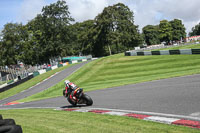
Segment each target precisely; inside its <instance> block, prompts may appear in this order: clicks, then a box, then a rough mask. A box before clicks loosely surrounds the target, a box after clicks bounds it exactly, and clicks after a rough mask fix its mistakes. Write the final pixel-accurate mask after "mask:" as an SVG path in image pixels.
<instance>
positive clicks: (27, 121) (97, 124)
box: [0, 109, 199, 133]
mask: <svg viewBox="0 0 200 133" xmlns="http://www.w3.org/2000/svg"><path fill="white" fill-rule="evenodd" d="M0 114H2V115H3V117H4V119H6V118H12V119H15V121H16V123H17V124H19V125H21V126H22V129H23V133H72V132H73V133H136V132H139V133H197V132H199V130H197V129H192V128H188V127H183V126H175V125H166V124H160V123H155V122H148V121H143V120H139V119H134V118H129V117H121V116H110V115H100V114H93V113H80V112H66V111H55V110H51V109H22V110H21V109H20V110H0Z"/></svg>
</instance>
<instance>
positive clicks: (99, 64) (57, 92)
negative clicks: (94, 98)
mask: <svg viewBox="0 0 200 133" xmlns="http://www.w3.org/2000/svg"><path fill="white" fill-rule="evenodd" d="M197 73H200V55H161V56H124V54H118V55H113V56H109V57H105V58H100V59H98V60H95V61H93V62H91V63H88V64H86V65H85V66H84V67H83V68H81V69H79V70H78V71H77V72H75V73H74V74H73V75H70V76H69V77H68V79H69V80H71V81H73V82H75V83H76V84H77V85H79V86H80V87H82V88H84V90H85V91H91V90H96V89H103V88H109V87H115V86H122V85H126V84H135V83H141V82H145V81H152V80H158V79H164V78H171V77H177V76H183V75H191V74H197ZM63 87H64V86H63V82H60V83H58V84H57V85H55V86H53V87H51V88H49V89H47V90H45V91H43V92H41V93H38V94H35V95H33V96H31V97H28V98H26V99H24V100H22V101H23V102H27V101H33V100H40V99H46V98H51V97H56V96H61V95H62V91H61V88H63Z"/></svg>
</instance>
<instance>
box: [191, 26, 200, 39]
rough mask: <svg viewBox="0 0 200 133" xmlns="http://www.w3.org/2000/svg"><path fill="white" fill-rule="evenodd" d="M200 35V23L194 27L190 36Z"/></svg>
mask: <svg viewBox="0 0 200 133" xmlns="http://www.w3.org/2000/svg"><path fill="white" fill-rule="evenodd" d="M196 35H200V23H199V24H197V25H195V26H194V27H192V31H191V32H190V33H189V36H196Z"/></svg>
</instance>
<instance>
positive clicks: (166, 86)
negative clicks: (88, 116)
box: [0, 74, 200, 118]
mask: <svg viewBox="0 0 200 133" xmlns="http://www.w3.org/2000/svg"><path fill="white" fill-rule="evenodd" d="M87 94H88V95H90V96H91V97H92V99H93V101H94V104H93V106H90V108H109V109H121V110H132V111H142V112H143V111H144V112H156V113H166V114H175V115H184V116H193V117H197V118H200V102H199V101H200V75H199V74H197V75H191V76H183V77H176V78H170V79H163V80H156V81H151V82H145V83H139V84H133V85H126V86H121V87H113V88H108V89H103V90H96V91H91V92H87ZM28 107H31V108H32V107H53V108H56V107H62V108H63V107H65V108H66V107H69V108H70V107H71V106H70V104H69V103H68V102H67V101H66V99H65V98H64V97H57V98H51V99H46V100H41V101H35V102H30V103H23V104H18V105H11V106H1V107H0V109H3V108H28ZM83 107H84V106H83Z"/></svg>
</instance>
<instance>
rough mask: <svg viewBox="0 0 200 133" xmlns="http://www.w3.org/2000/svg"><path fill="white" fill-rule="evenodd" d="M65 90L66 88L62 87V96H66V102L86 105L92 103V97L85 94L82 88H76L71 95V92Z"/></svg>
mask: <svg viewBox="0 0 200 133" xmlns="http://www.w3.org/2000/svg"><path fill="white" fill-rule="evenodd" d="M66 92H67V91H66V89H64V90H63V96H64V97H65V98H67V100H68V102H69V103H70V104H72V105H73V106H76V105H77V104H86V105H87V106H91V105H92V104H93V100H92V98H91V97H90V96H88V95H87V94H85V93H84V92H83V89H82V88H77V89H76V94H75V95H74V96H72V95H71V93H72V92H67V93H66Z"/></svg>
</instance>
